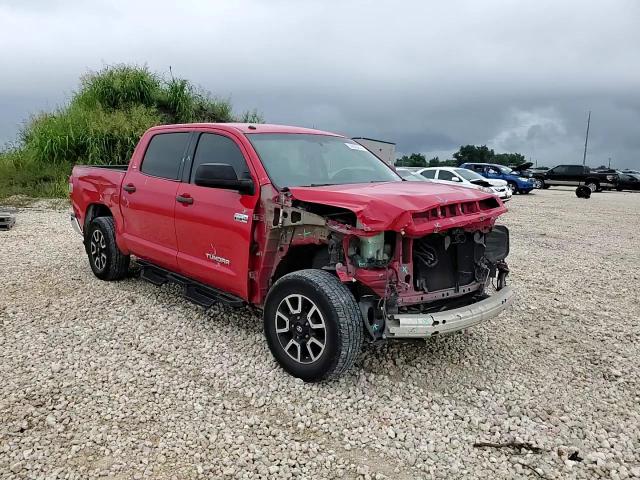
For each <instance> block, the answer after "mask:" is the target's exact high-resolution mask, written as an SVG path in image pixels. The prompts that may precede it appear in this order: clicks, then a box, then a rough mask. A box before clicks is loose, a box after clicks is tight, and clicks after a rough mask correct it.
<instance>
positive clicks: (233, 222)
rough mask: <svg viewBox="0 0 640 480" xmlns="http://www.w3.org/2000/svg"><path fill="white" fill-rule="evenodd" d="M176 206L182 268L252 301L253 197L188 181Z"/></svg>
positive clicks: (188, 273) (191, 274)
mask: <svg viewBox="0 0 640 480" xmlns="http://www.w3.org/2000/svg"><path fill="white" fill-rule="evenodd" d="M178 195H180V196H182V197H187V198H189V197H190V198H192V199H193V203H190V204H189V203H176V217H175V218H176V222H175V224H176V235H177V239H178V267H179V268H180V271H181V272H182V273H183V274H184V275H186V276H188V277H190V278H193V279H195V280H198V281H200V282H202V283H205V284H208V285H212V286H214V287H217V288H219V289H221V290H224V291H227V292H231V293H234V294H235V295H238V296H240V297H242V298H247V294H248V292H247V288H248V269H249V245H250V242H251V228H252V221H253V207H252V204H253V199H252V197H247V196H243V195H240V194H239V193H238V192H235V191H232V190H223V189H218V188H207V187H199V186H197V185H193V184H187V183H183V184H182V185H181V187H180V188H179V189H178Z"/></svg>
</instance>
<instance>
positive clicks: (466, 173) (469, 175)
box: [454, 168, 486, 181]
mask: <svg viewBox="0 0 640 480" xmlns="http://www.w3.org/2000/svg"><path fill="white" fill-rule="evenodd" d="M454 172H456V173H457V174H458V175H459V176H461V177H462V178H464V179H465V180H468V181H472V180H486V178H484V177H483V176H482V175H480V174H479V173H476V172H474V171H472V170H467V169H466V168H456V169H455V170H454Z"/></svg>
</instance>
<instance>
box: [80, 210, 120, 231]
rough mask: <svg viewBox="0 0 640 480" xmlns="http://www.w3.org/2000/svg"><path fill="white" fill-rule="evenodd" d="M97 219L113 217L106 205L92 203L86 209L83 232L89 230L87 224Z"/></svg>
mask: <svg viewBox="0 0 640 480" xmlns="http://www.w3.org/2000/svg"><path fill="white" fill-rule="evenodd" d="M98 217H113V214H112V213H111V210H109V207H107V206H106V205H103V204H101V203H92V204H91V205H89V207H87V213H86V215H85V216H84V229H83V232H86V231H87V229H88V228H89V224H90V223H91V222H92V221H93V219H94V218H98Z"/></svg>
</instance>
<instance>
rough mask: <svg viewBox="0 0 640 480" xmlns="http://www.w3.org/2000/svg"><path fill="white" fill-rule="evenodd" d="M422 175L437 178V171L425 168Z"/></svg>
mask: <svg viewBox="0 0 640 480" xmlns="http://www.w3.org/2000/svg"><path fill="white" fill-rule="evenodd" d="M422 176H423V177H426V178H435V176H436V171H435V170H425V171H424V172H422Z"/></svg>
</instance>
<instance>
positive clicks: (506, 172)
mask: <svg viewBox="0 0 640 480" xmlns="http://www.w3.org/2000/svg"><path fill="white" fill-rule="evenodd" d="M460 167H461V168H468V169H469V170H473V171H474V172H477V173H479V174H480V175H482V176H483V177H484V178H498V179H500V180H506V182H507V183H508V184H509V186H510V187H511V190H512V191H513V193H529V192H530V191H531V190H533V189H534V188H535V184H534V182H533V179H532V178H525V177H521V176H519V175H518V172H515V171H513V170H511V169H510V168H509V167H505V166H504V165H496V164H493V163H463V164H462V165H460Z"/></svg>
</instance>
